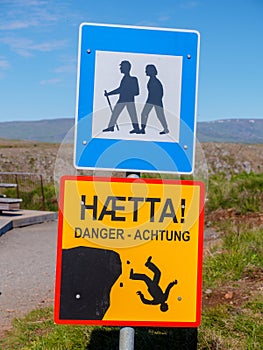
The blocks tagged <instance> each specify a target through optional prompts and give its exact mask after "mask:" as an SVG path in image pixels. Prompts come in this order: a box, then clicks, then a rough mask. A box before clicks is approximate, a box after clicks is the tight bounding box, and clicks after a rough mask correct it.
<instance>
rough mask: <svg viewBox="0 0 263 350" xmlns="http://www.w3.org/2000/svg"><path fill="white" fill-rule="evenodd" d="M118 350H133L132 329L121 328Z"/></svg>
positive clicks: (136, 177)
mask: <svg viewBox="0 0 263 350" xmlns="http://www.w3.org/2000/svg"><path fill="white" fill-rule="evenodd" d="M126 177H129V178H135V179H138V178H139V177H140V173H132V172H130V173H126ZM119 350H134V328H132V327H121V329H120V338H119Z"/></svg>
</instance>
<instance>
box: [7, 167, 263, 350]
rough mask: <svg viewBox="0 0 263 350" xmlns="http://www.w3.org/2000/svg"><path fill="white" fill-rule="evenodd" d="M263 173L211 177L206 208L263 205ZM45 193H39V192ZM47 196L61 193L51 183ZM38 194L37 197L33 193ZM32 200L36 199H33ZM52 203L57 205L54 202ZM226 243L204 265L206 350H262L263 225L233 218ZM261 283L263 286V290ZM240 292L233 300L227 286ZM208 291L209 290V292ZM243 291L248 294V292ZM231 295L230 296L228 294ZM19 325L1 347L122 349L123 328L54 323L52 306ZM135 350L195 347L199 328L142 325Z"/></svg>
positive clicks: (246, 209)
mask: <svg viewBox="0 0 263 350" xmlns="http://www.w3.org/2000/svg"><path fill="white" fill-rule="evenodd" d="M262 190H263V174H253V173H252V174H239V175H232V177H231V178H230V179H226V176H225V175H224V174H218V175H214V176H211V178H210V179H209V190H208V202H207V207H206V210H207V211H208V212H210V213H211V212H213V211H215V210H217V209H218V208H223V209H224V208H225V209H229V208H234V209H235V210H236V211H237V212H239V213H241V214H242V215H246V214H249V213H251V212H254V213H256V212H259V211H260V210H261V209H262V192H263V191H262ZM37 193H38V195H39V192H37ZM45 196H46V199H48V198H49V199H48V200H49V201H51V200H53V199H52V198H55V194H54V193H53V192H52V190H51V189H50V188H46V189H45ZM33 197H34V196H33ZM30 201H31V203H32V199H31V200H30ZM50 205H51V204H50ZM220 225H221V226H220V232H223V234H221V236H220V242H218V243H217V244H215V245H213V246H212V247H210V248H209V251H208V253H207V254H206V255H205V258H204V264H203V291H204V302H203V311H202V323H201V326H200V327H199V329H198V349H200V350H216V349H217V350H225V349H228V350H231V349H240V350H252V349H253V350H259V349H261V348H262V344H263V296H262V286H261V287H260V279H262V274H263V229H262V228H257V227H252V228H251V227H250V228H248V226H247V225H246V223H243V224H242V225H240V226H239V227H238V228H237V226H236V224H235V223H234V222H233V221H230V220H224V221H223V223H221V224H220ZM260 288H261V289H260ZM228 290H231V291H234V293H237V295H240V298H239V299H238V300H236V301H235V300H234V299H233V300H232V296H231V295H230V296H228V295H227V294H225V293H227V291H228ZM206 293H208V294H206ZM242 293H243V294H242ZM225 295H226V296H225ZM13 326H14V327H13V329H12V331H10V332H9V333H8V334H7V336H6V337H5V338H3V339H0V349H6V350H9V349H23V350H27V349H35V350H40V349H63V350H67V349H79V350H81V349H83V350H84V349H86V350H93V349H96V350H100V349H103V350H107V349H117V348H118V341H119V340H118V338H119V328H117V327H86V326H85V327H84V326H69V325H54V323H53V310H52V308H43V309H38V310H35V311H33V312H31V313H29V314H28V315H27V316H26V317H25V318H22V319H15V320H14V323H13ZM135 331H136V333H135V349H145V350H147V349H170V348H174V349H176V348H178V349H193V347H191V346H190V345H189V347H187V346H186V344H185V340H187V339H188V340H189V339H194V338H195V336H196V329H189V328H188V329H179V328H177V329H174V328H173V329H167V328H162V329H159V328H136V329H135Z"/></svg>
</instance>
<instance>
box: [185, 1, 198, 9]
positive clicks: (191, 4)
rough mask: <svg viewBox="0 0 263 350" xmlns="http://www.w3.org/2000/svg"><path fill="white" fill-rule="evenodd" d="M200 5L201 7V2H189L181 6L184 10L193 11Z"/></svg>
mask: <svg viewBox="0 0 263 350" xmlns="http://www.w3.org/2000/svg"><path fill="white" fill-rule="evenodd" d="M200 5H201V2H200V1H195V0H189V1H183V2H182V3H181V4H180V7H181V8H183V9H192V8H196V7H199V6H200Z"/></svg>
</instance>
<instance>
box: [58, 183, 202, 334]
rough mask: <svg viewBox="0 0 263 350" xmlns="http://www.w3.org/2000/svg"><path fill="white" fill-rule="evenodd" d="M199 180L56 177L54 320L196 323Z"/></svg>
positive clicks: (199, 271) (199, 259)
mask: <svg viewBox="0 0 263 350" xmlns="http://www.w3.org/2000/svg"><path fill="white" fill-rule="evenodd" d="M203 216H204V186H203V183H201V182H194V181H174V180H156V179H130V178H129V179H128V178H125V179H123V178H122V179H117V178H93V177H63V178H62V180H61V192H60V212H59V230H58V231H59V232H58V233H59V236H58V248H57V274H56V293H55V321H56V322H57V323H80V324H98V325H131V326H135V325H141V326H158V327H160V326H164V327H169V326H173V327H175V326H188V327H191V326H192V327H197V326H198V325H199V324H200V312H201V284H202V281H201V276H202V245H203Z"/></svg>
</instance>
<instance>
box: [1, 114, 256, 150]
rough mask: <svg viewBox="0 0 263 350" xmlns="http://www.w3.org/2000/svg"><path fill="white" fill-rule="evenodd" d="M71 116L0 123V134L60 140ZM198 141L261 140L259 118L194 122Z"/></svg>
mask: <svg viewBox="0 0 263 350" xmlns="http://www.w3.org/2000/svg"><path fill="white" fill-rule="evenodd" d="M73 127H74V119H73V118H62V119H47V120H39V121H16V122H2V123H0V138H5V139H13V140H31V141H40V142H54V143H61V141H62V140H63V139H64V137H65V136H66V134H67V133H68V132H69V131H70V130H71V129H72V128H73ZM197 138H198V140H199V142H230V143H250V144H257V143H260V144H262V143H263V119H222V120H216V121H209V122H198V123H197Z"/></svg>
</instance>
